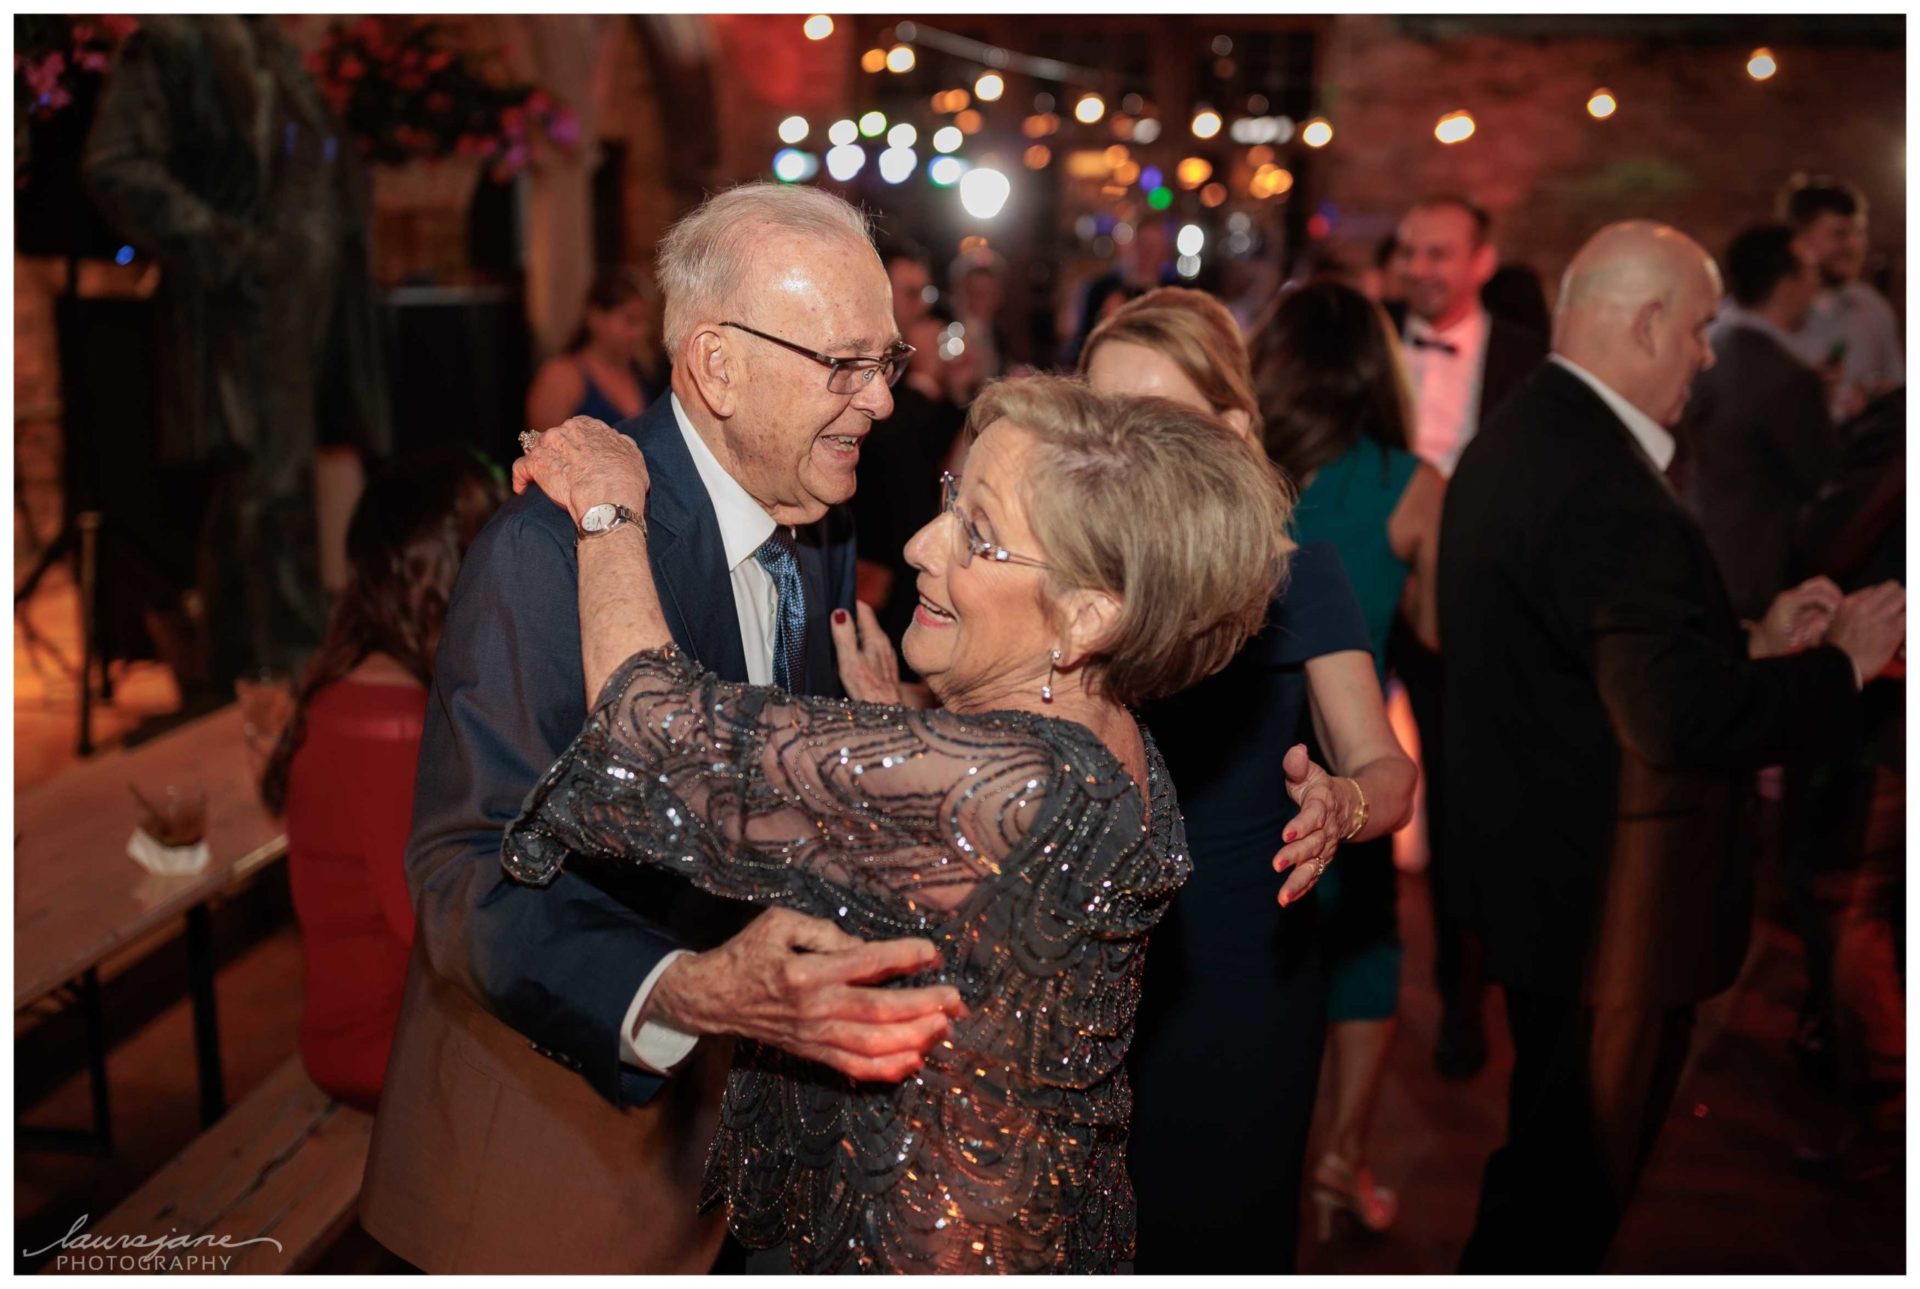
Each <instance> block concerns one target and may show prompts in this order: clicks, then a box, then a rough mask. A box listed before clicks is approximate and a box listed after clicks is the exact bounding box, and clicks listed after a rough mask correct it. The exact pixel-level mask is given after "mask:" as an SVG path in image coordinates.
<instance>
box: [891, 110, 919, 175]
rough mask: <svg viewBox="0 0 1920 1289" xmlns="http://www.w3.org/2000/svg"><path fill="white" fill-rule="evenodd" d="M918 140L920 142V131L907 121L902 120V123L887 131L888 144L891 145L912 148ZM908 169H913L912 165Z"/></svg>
mask: <svg viewBox="0 0 1920 1289" xmlns="http://www.w3.org/2000/svg"><path fill="white" fill-rule="evenodd" d="M918 142H920V131H918V130H916V129H914V128H913V127H912V126H911V125H908V124H907V123H906V122H905V121H902V122H900V124H898V125H896V126H894V127H893V128H892V129H891V130H888V131H887V144H888V146H889V147H895V148H911V147H912V146H913V145H914V144H916V143H918ZM908 169H912V167H911V166H909V167H908Z"/></svg>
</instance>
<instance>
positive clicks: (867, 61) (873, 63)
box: [860, 49, 887, 72]
mask: <svg viewBox="0 0 1920 1289" xmlns="http://www.w3.org/2000/svg"><path fill="white" fill-rule="evenodd" d="M886 66H887V51H886V50H884V49H869V50H868V51H867V52H866V53H864V54H862V55H860V70H861V71H863V72H878V71H884V70H885V69H886Z"/></svg>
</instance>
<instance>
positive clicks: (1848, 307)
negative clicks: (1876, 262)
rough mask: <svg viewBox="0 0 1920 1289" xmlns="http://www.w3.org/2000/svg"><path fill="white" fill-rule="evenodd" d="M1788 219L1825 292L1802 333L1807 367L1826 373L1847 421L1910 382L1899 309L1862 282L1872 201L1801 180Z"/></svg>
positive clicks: (1826, 181)
mask: <svg viewBox="0 0 1920 1289" xmlns="http://www.w3.org/2000/svg"><path fill="white" fill-rule="evenodd" d="M1780 214H1781V217H1782V218H1783V219H1785V220H1786V221H1787V223H1789V224H1791V225H1793V227H1794V228H1795V229H1796V230H1797V231H1798V232H1799V234H1800V237H1801V240H1802V241H1804V242H1805V243H1806V246H1807V249H1808V251H1809V252H1810V253H1811V254H1812V255H1813V258H1814V260H1815V262H1816V263H1817V264H1818V265H1819V267H1820V284H1821V291H1820V295H1819V297H1818V298H1817V299H1816V300H1815V301H1814V306H1813V311H1812V313H1811V314H1810V315H1809V316H1808V318H1807V321H1806V324H1805V325H1804V326H1803V327H1801V328H1800V329H1799V330H1798V332H1796V337H1797V342H1796V345H1795V348H1796V350H1797V351H1798V353H1799V354H1800V358H1801V360H1802V361H1803V362H1805V363H1807V364H1808V365H1809V366H1812V367H1814V368H1816V369H1819V370H1820V371H1822V372H1824V373H1826V375H1827V379H1828V380H1829V382H1830V384H1831V399H1830V404H1829V406H1830V409H1831V411H1832V412H1833V418H1834V419H1835V420H1836V421H1844V420H1846V419H1847V418H1848V417H1850V416H1853V415H1854V414H1855V413H1857V412H1859V411H1860V410H1861V409H1862V408H1863V407H1865V406H1866V405H1867V403H1868V401H1870V400H1871V399H1873V398H1875V397H1877V396H1878V395H1880V394H1884V393H1886V392H1887V391H1888V390H1890V389H1892V388H1893V387H1894V386H1896V385H1902V384H1905V383H1906V379H1907V377H1906V357H1905V354H1904V352H1903V351H1902V349H1901V347H1900V326H1899V323H1898V322H1897V321H1896V320H1895V319H1894V314H1893V306H1892V305H1890V304H1888V303H1887V301H1886V298H1885V297H1884V296H1882V295H1881V294H1880V293H1879V292H1878V291H1876V290H1874V289H1873V288H1872V287H1870V286H1868V285H1867V284H1866V283H1865V282H1863V281H1861V270H1862V269H1864V268H1865V267H1866V262H1867V199H1866V197H1865V196H1864V195H1863V194H1862V193H1861V192H1860V190H1859V189H1858V188H1855V187H1854V186H1853V185H1852V184H1849V183H1845V182H1843V181H1841V180H1839V179H1835V178H1832V177H1831V176H1828V175H1817V176H1813V177H1808V176H1806V175H1801V176H1798V177H1796V178H1795V180H1794V181H1793V182H1792V183H1791V184H1789V185H1788V186H1787V189H1786V191H1785V192H1783V193H1782V194H1781V196H1780Z"/></svg>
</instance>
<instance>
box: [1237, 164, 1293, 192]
mask: <svg viewBox="0 0 1920 1289" xmlns="http://www.w3.org/2000/svg"><path fill="white" fill-rule="evenodd" d="M1291 191H1293V172H1292V171H1290V170H1283V169H1281V168H1280V167H1279V166H1276V165H1273V164H1271V163H1269V164H1267V165H1263V166H1261V167H1260V168H1259V169H1258V170H1256V171H1254V172H1253V178H1252V179H1251V180H1249V181H1248V183H1247V194H1248V195H1249V196H1251V197H1253V198H1254V199H1255V200H1256V201H1265V200H1266V199H1267V198H1269V197H1280V196H1284V195H1285V194H1287V193H1289V192H1291Z"/></svg>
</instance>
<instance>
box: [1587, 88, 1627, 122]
mask: <svg viewBox="0 0 1920 1289" xmlns="http://www.w3.org/2000/svg"><path fill="white" fill-rule="evenodd" d="M1619 110H1620V104H1619V102H1618V101H1617V100H1616V99H1615V98H1614V97H1613V91H1612V90H1609V89H1597V90H1595V91H1594V92H1593V97H1592V98H1590V99H1588V100H1587V115H1589V116H1591V117H1592V118H1593V119H1594V120H1596V121H1604V120H1606V119H1607V118H1608V117H1610V116H1612V115H1613V114H1614V113H1615V112H1617V111H1619Z"/></svg>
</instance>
